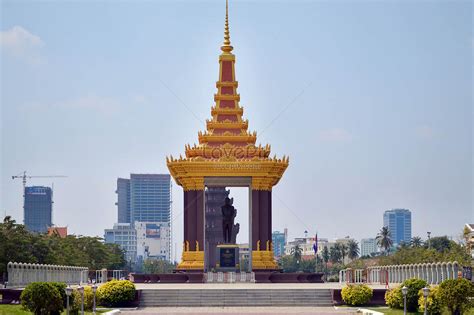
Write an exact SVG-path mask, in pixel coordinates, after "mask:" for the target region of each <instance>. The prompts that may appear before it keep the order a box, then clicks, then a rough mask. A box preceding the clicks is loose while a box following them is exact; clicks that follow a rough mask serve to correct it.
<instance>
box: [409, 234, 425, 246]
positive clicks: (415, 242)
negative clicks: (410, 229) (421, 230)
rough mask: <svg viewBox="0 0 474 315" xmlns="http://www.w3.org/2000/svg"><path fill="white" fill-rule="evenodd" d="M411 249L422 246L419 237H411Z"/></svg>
mask: <svg viewBox="0 0 474 315" xmlns="http://www.w3.org/2000/svg"><path fill="white" fill-rule="evenodd" d="M410 245H411V247H421V246H423V240H422V239H421V237H419V236H414V237H412V239H411V241H410Z"/></svg>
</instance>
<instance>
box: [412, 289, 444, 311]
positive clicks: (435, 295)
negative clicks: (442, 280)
mask: <svg viewBox="0 0 474 315" xmlns="http://www.w3.org/2000/svg"><path fill="white" fill-rule="evenodd" d="M418 306H419V307H420V311H422V312H424V311H425V297H424V296H423V290H420V291H419V292H418ZM426 306H427V307H426V308H427V310H428V314H432V315H439V314H442V313H443V308H444V306H443V302H442V301H441V297H440V296H439V287H438V286H434V287H431V288H430V294H429V295H428V298H427V300H426Z"/></svg>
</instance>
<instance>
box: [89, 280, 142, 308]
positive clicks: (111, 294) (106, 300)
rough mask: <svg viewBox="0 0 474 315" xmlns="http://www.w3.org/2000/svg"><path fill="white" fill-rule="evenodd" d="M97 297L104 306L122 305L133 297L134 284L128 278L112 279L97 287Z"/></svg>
mask: <svg viewBox="0 0 474 315" xmlns="http://www.w3.org/2000/svg"><path fill="white" fill-rule="evenodd" d="M97 298H98V300H99V302H100V303H101V304H103V305H105V306H123V305H125V304H126V303H127V302H131V301H133V300H134V299H135V285H134V284H133V283H132V282H130V281H128V280H112V281H109V282H107V283H105V284H103V285H101V286H100V287H99V288H98V289H97Z"/></svg>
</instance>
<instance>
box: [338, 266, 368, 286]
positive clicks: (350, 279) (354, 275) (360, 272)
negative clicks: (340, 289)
mask: <svg viewBox="0 0 474 315" xmlns="http://www.w3.org/2000/svg"><path fill="white" fill-rule="evenodd" d="M339 282H340V283H344V282H347V283H363V282H364V269H352V268H347V269H343V270H340V271H339Z"/></svg>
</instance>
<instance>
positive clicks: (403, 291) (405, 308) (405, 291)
mask: <svg viewBox="0 0 474 315" xmlns="http://www.w3.org/2000/svg"><path fill="white" fill-rule="evenodd" d="M402 293H403V315H407V293H408V288H407V287H406V286H403V288H402Z"/></svg>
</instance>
